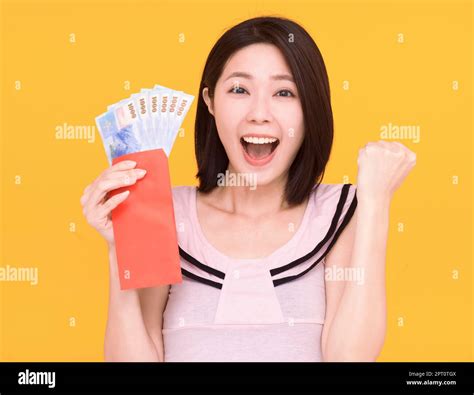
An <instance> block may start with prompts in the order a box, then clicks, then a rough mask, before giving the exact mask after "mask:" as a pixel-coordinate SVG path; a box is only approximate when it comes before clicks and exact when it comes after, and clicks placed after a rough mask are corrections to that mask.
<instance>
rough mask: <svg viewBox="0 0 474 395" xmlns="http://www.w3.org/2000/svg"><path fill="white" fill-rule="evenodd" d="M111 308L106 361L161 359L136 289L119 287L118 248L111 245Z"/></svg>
mask: <svg viewBox="0 0 474 395" xmlns="http://www.w3.org/2000/svg"><path fill="white" fill-rule="evenodd" d="M109 273H110V274H109V277H110V286H109V307H108V319H107V327H106V333H105V341H104V356H105V360H106V361H110V362H118V361H150V362H160V358H159V357H158V353H157V350H156V347H155V345H154V343H153V341H152V339H151V337H150V336H149V334H148V332H147V329H146V326H145V323H144V321H143V316H142V311H141V306H140V297H139V294H138V291H137V290H124V291H121V290H120V283H119V276H118V271H117V257H116V254H115V248H113V247H111V248H109Z"/></svg>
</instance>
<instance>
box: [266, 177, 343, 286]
mask: <svg viewBox="0 0 474 395" xmlns="http://www.w3.org/2000/svg"><path fill="white" fill-rule="evenodd" d="M351 185H352V184H344V186H343V187H342V190H341V195H340V197H339V202H338V203H337V208H336V212H335V213H334V215H333V217H332V222H331V226H330V227H329V230H328V232H327V233H326V236H324V239H323V240H322V241H321V242H320V243H319V244H318V245H317V246H316V247H315V248H314V249H313V251H310V252H308V253H307V254H306V255H304V256H302V257H300V258H298V259H296V260H294V261H293V262H290V263H288V264H286V265H284V266H280V267H276V268H274V269H272V270H270V274H271V275H272V277H273V276H275V275H277V274H280V273H282V272H284V271H287V270H290V269H292V268H294V267H295V266H297V265H299V264H300V263H303V262H305V261H307V260H308V259H310V258H312V257H313V256H315V255H316V254H317V253H318V252H319V250H320V249H321V248H322V247H323V246H324V244H326V243H327V241H328V240H329V239H330V238H331V237H332V235H333V234H334V231H335V230H336V227H337V223H338V222H339V218H340V217H341V214H342V210H343V208H344V204H345V203H346V200H347V196H348V194H349V189H350V186H351Z"/></svg>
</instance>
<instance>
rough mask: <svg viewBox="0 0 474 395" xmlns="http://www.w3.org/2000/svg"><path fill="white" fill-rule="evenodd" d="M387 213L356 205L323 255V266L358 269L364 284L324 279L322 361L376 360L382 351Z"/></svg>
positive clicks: (383, 207) (384, 207)
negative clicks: (338, 235)
mask: <svg viewBox="0 0 474 395" xmlns="http://www.w3.org/2000/svg"><path fill="white" fill-rule="evenodd" d="M388 212H389V207H388V205H382V204H381V205H378V206H375V205H365V204H364V203H361V202H359V204H358V207H357V209H356V211H355V213H354V216H353V218H352V219H351V221H350V222H349V224H348V226H347V228H346V229H345V230H344V232H343V233H342V234H341V236H340V238H339V239H338V241H337V243H336V245H334V247H333V250H332V251H331V252H330V253H329V254H328V255H327V257H326V268H328V269H329V270H330V269H331V268H335V267H337V268H345V267H346V268H351V270H356V271H359V273H360V274H361V275H362V277H361V279H362V284H359V282H358V281H357V280H356V278H357V277H355V276H354V277H353V278H352V280H350V279H344V280H345V281H326V297H327V310H326V321H325V324H324V328H323V334H322V350H323V358H324V360H325V361H375V360H376V358H377V356H378V355H379V353H380V351H381V349H382V346H383V343H384V339H385V328H386V297H385V253H386V244H387V236H388ZM353 273H354V272H353Z"/></svg>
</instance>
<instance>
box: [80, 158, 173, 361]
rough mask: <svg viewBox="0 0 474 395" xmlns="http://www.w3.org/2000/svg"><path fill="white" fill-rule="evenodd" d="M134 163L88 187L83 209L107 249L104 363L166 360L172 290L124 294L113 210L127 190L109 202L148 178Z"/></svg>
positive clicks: (122, 164) (119, 167)
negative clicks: (164, 319)
mask: <svg viewBox="0 0 474 395" xmlns="http://www.w3.org/2000/svg"><path fill="white" fill-rule="evenodd" d="M145 174H146V172H145V171H144V170H143V169H136V162H134V161H122V162H119V163H117V164H115V165H113V166H111V167H110V168H107V169H105V170H104V171H103V172H102V173H101V174H100V175H99V176H98V177H97V178H96V179H95V180H94V181H93V182H92V183H91V184H90V185H88V186H87V187H86V188H85V189H84V193H83V195H82V196H81V205H82V207H83V213H84V216H85V217H86V219H87V222H88V223H89V224H90V225H91V226H93V227H94V228H95V229H96V230H97V231H98V232H99V233H100V235H101V236H102V237H104V239H105V240H106V242H107V245H108V247H109V277H110V281H109V307H108V319H107V327H106V333H105V340H104V356H105V360H106V361H156V362H158V361H163V360H164V350H163V340H162V332H161V330H162V317H163V311H164V308H165V305H166V301H167V299H168V290H169V286H168V285H166V286H161V287H152V288H145V289H140V290H126V291H121V290H120V282H119V276H118V273H117V257H116V254H115V238H114V233H113V228H112V217H111V211H112V210H113V209H114V208H115V207H117V206H118V205H119V204H121V203H122V202H123V201H124V200H125V199H127V197H128V193H129V192H128V191H125V192H122V193H119V194H118V195H115V196H113V197H111V198H108V196H107V195H108V192H110V191H113V190H114V189H117V188H119V187H123V186H127V185H132V184H135V183H136V182H139V180H140V179H142V178H143V177H144V176H145Z"/></svg>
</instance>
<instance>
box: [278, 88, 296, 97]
mask: <svg viewBox="0 0 474 395" xmlns="http://www.w3.org/2000/svg"><path fill="white" fill-rule="evenodd" d="M282 92H285V94H284V95H279V94H278V93H282ZM278 93H277V95H278V96H282V97H294V96H295V95H294V94H293V92H291V91H290V90H288V89H282V90H281V91H279V92H278Z"/></svg>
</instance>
